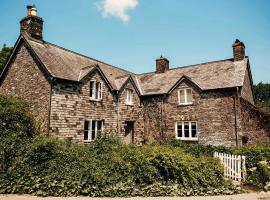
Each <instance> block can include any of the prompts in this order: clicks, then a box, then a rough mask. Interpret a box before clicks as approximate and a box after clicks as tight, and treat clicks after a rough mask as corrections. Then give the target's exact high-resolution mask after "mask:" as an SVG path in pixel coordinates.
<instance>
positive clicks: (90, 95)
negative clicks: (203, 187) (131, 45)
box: [0, 6, 270, 146]
mask: <svg viewBox="0 0 270 200" xmlns="http://www.w3.org/2000/svg"><path fill="white" fill-rule="evenodd" d="M27 8H28V15H27V16H26V17H25V18H23V19H22V20H21V21H20V32H21V34H20V36H19V38H18V40H17V42H16V44H15V46H14V50H13V53H12V55H11V56H10V58H9V60H8V62H7V63H6V66H5V68H4V70H3V72H2V74H1V76H0V93H1V94H7V95H14V96H21V97H24V98H25V99H26V100H28V101H29V102H30V103H31V105H32V111H33V113H34V114H35V116H36V118H37V121H38V123H39V125H40V127H41V130H42V131H43V132H44V133H49V134H51V135H55V136H57V137H60V138H64V139H69V140H72V141H74V142H79V143H83V142H84V143H89V142H91V141H93V140H95V139H96V137H97V135H98V134H103V133H104V132H108V133H117V134H119V137H120V138H121V139H122V140H123V142H125V143H127V144H128V143H136V144H141V143H144V142H147V141H149V140H156V139H157V140H160V139H164V138H168V137H175V138H176V139H179V140H183V141H188V142H197V143H200V144H209V145H225V146H235V145H241V144H246V143H255V142H258V141H266V140H269V136H270V127H269V126H270V125H269V124H270V120H269V117H268V116H267V115H266V114H264V113H263V112H261V111H260V110H258V109H257V108H256V107H255V106H254V95H253V87H252V85H253V83H252V74H251V70H250V63H249V58H248V57H247V56H246V55H245V45H244V43H243V42H240V41H239V40H236V41H235V43H234V44H233V46H232V49H233V58H230V59H226V60H219V61H213V62H208V63H202V64H197V65H191V66H184V67H176V68H172V67H170V66H169V60H168V59H166V58H164V57H160V58H158V59H157V60H156V70H155V71H153V72H149V73H143V74H135V73H132V72H128V71H126V70H123V69H121V68H118V67H115V66H112V65H110V64H107V63H104V62H102V61H99V60H96V59H93V58H91V57H87V56H84V55H81V54H79V53H76V52H73V51H71V50H68V49H65V48H62V47H59V46H57V45H55V44H51V43H49V42H47V41H45V40H43V37H42V32H43V20H42V18H41V17H38V16H37V10H36V7H35V6H28V7H27Z"/></svg>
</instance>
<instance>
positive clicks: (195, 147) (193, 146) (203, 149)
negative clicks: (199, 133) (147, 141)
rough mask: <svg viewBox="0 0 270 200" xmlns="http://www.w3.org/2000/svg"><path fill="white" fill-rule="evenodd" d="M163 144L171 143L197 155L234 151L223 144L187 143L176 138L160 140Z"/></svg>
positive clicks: (170, 144) (211, 155)
mask: <svg viewBox="0 0 270 200" xmlns="http://www.w3.org/2000/svg"><path fill="white" fill-rule="evenodd" d="M160 144H162V145H169V146H173V147H179V148H181V149H183V150H184V151H185V152H186V153H190V154H192V155H193V156H195V157H201V156H210V157H213V155H214V152H221V153H232V150H231V149H230V148H227V147H223V146H211V145H201V144H197V143H187V142H183V141H181V140H177V139H175V138H169V139H168V140H163V141H160Z"/></svg>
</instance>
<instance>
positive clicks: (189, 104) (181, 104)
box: [178, 102, 194, 106]
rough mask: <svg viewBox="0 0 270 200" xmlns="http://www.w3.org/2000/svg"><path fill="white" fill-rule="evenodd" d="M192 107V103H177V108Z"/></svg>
mask: <svg viewBox="0 0 270 200" xmlns="http://www.w3.org/2000/svg"><path fill="white" fill-rule="evenodd" d="M192 105H194V104H193V102H192V103H179V104H178V106H192Z"/></svg>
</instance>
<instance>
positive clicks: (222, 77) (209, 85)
mask: <svg viewBox="0 0 270 200" xmlns="http://www.w3.org/2000/svg"><path fill="white" fill-rule="evenodd" d="M25 39H26V41H27V42H28V44H29V45H30V46H31V48H32V49H33V51H34V52H35V53H36V54H37V56H38V58H39V59H40V60H41V62H42V63H43V64H44V65H45V67H46V68H47V70H48V71H49V72H50V74H51V75H52V76H53V77H55V78H60V79H66V80H71V81H80V80H81V79H82V78H83V77H84V76H86V75H87V74H88V73H89V72H91V70H93V69H94V68H95V67H97V66H98V67H99V68H100V70H101V71H102V72H103V74H104V75H105V77H106V79H107V80H108V82H109V83H110V84H111V86H112V88H113V89H115V90H119V89H120V88H121V86H122V85H123V84H124V83H125V82H126V80H127V79H128V78H129V77H130V76H131V77H132V79H133V81H134V83H135V84H136V86H137V89H138V90H139V91H140V93H141V95H154V94H165V93H168V92H169V91H170V89H171V88H172V87H173V86H174V85H175V84H176V83H177V82H178V81H179V79H180V78H181V77H188V78H189V80H190V81H192V82H193V83H194V84H196V85H197V86H198V87H199V88H200V89H202V90H211V89H221V88H232V87H237V86H243V83H244V77H245V73H246V70H247V66H248V58H247V57H246V58H245V59H244V60H242V61H237V62H234V61H233V59H227V60H220V61H214V62H208V63H203V64H198V65H191V66H184V67H178V68H172V69H170V70H168V71H167V72H165V73H155V72H150V73H144V74H134V73H131V72H128V71H126V70H123V69H120V68H118V67H114V66H112V65H109V64H106V63H104V62H101V61H99V60H96V59H93V58H90V57H87V56H84V55H81V54H78V53H76V52H73V51H70V50H67V49H65V48H62V47H59V46H57V45H54V44H51V43H49V42H45V41H43V42H39V41H35V40H31V39H29V38H25Z"/></svg>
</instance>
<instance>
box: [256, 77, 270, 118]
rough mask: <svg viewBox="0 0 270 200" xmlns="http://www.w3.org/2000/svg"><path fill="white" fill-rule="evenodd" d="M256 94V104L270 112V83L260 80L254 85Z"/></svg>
mask: <svg viewBox="0 0 270 200" xmlns="http://www.w3.org/2000/svg"><path fill="white" fill-rule="evenodd" d="M254 95H255V103H256V105H257V106H258V107H259V108H261V109H262V110H264V111H265V112H267V113H269V114H270V84H269V83H262V82H260V83H258V84H257V85H254Z"/></svg>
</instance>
